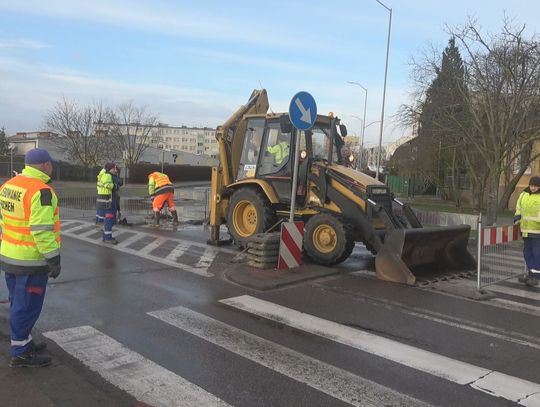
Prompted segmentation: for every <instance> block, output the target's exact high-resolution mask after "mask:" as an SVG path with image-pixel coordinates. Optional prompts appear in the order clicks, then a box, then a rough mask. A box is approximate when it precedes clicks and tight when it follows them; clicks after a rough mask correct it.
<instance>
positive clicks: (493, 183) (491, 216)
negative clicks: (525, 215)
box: [486, 170, 501, 226]
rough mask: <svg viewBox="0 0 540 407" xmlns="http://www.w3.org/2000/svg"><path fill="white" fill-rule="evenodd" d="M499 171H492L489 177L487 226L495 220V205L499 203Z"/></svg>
mask: <svg viewBox="0 0 540 407" xmlns="http://www.w3.org/2000/svg"><path fill="white" fill-rule="evenodd" d="M500 175H501V174H500V171H495V170H494V171H493V173H492V174H491V175H490V178H489V189H488V201H487V218H486V224H487V226H491V225H494V224H495V222H497V206H498V203H499V199H498V197H499V180H500Z"/></svg>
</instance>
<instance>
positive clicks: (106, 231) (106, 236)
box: [103, 200, 117, 240]
mask: <svg viewBox="0 0 540 407" xmlns="http://www.w3.org/2000/svg"><path fill="white" fill-rule="evenodd" d="M116 211H117V207H116V202H114V200H113V203H112V205H111V207H110V208H108V209H104V213H105V225H104V226H103V240H111V239H112V238H113V236H112V227H113V225H115V224H116Z"/></svg>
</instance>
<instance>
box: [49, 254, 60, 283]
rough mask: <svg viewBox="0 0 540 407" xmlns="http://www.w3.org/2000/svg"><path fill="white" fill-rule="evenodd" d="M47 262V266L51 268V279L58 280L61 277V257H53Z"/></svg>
mask: <svg viewBox="0 0 540 407" xmlns="http://www.w3.org/2000/svg"><path fill="white" fill-rule="evenodd" d="M46 260H47V265H48V266H49V277H52V278H56V277H58V276H59V275H60V269H61V266H60V255H58V256H54V257H51V258H50V259H46Z"/></svg>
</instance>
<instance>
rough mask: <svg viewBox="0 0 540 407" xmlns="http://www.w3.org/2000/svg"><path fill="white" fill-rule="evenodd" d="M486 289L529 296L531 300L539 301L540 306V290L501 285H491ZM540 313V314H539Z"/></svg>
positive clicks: (518, 295)
mask: <svg viewBox="0 0 540 407" xmlns="http://www.w3.org/2000/svg"><path fill="white" fill-rule="evenodd" d="M486 290H489V291H494V292H496V293H501V294H508V295H513V296H515V297H521V298H527V299H529V300H536V301H538V305H539V306H540V292H539V291H534V292H533V291H525V290H522V289H519V288H512V287H506V286H501V285H495V284H494V285H490V286H489V287H487V288H486ZM539 309H540V308H539ZM539 315H540V314H539Z"/></svg>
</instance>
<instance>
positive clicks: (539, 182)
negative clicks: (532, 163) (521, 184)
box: [529, 177, 540, 187]
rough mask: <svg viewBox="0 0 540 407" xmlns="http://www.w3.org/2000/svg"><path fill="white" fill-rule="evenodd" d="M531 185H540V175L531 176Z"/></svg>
mask: <svg viewBox="0 0 540 407" xmlns="http://www.w3.org/2000/svg"><path fill="white" fill-rule="evenodd" d="M529 185H534V186H535V187H540V177H531V179H530V180H529Z"/></svg>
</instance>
